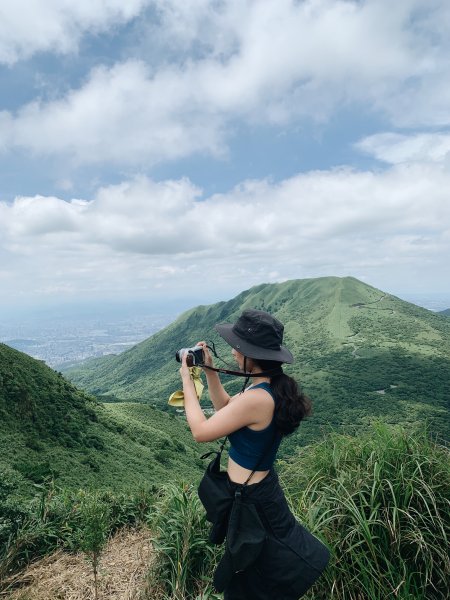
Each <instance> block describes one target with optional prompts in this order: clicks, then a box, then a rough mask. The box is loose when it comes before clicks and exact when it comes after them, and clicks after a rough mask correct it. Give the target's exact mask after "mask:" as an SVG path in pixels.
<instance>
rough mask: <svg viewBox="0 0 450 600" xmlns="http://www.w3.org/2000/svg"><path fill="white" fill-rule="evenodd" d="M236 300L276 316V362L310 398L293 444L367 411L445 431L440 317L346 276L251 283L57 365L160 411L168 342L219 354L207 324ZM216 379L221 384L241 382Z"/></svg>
mask: <svg viewBox="0 0 450 600" xmlns="http://www.w3.org/2000/svg"><path fill="white" fill-rule="evenodd" d="M245 308H258V309H263V310H267V311H269V312H271V313H272V314H273V315H274V316H276V317H277V318H279V319H280V320H281V321H282V322H283V323H284V325H285V344H286V346H287V347H288V348H290V350H291V351H292V352H293V354H294V357H295V358H296V362H295V363H294V364H293V365H287V366H286V369H285V370H286V372H288V373H289V374H292V375H294V376H295V377H296V378H297V379H298V380H299V381H300V382H301V383H302V385H303V387H304V389H305V391H306V392H307V393H308V394H309V395H310V396H312V398H313V401H314V400H315V414H314V417H313V418H312V419H311V421H310V422H306V423H305V424H303V425H302V428H301V429H302V433H301V435H300V436H299V438H298V440H301V441H302V443H309V442H311V441H313V440H314V439H315V438H316V437H317V435H318V432H320V431H325V430H329V429H330V428H332V429H333V428H336V427H338V428H339V427H342V426H345V427H347V428H352V427H357V426H358V427H364V426H366V425H367V422H368V420H370V419H371V418H375V417H376V418H380V417H381V418H384V419H385V420H387V421H389V422H400V421H401V422H413V421H414V422H416V421H418V420H422V419H423V418H426V419H430V420H431V422H432V424H433V428H434V430H435V431H436V432H438V434H439V435H441V436H443V437H448V433H449V431H448V424H446V421H447V417H448V406H447V404H446V402H447V399H448V397H449V396H450V389H449V385H450V384H449V383H448V381H447V380H448V377H445V376H444V375H445V373H448V372H449V369H450V323H449V321H448V320H447V318H446V317H445V316H443V315H437V314H436V313H432V312H431V311H428V310H427V309H424V308H421V307H418V306H415V305H414V304H411V303H408V302H405V301H404V300H401V299H400V298H397V297H396V296H393V295H390V294H387V293H386V292H383V291H381V290H378V289H377V288H375V287H373V286H370V285H368V284H366V283H363V282H361V281H359V280H357V279H355V278H353V277H345V278H339V277H329V278H328V277H324V278H315V279H304V280H301V279H300V280H291V281H287V282H283V283H278V284H260V285H258V286H255V287H253V288H250V289H248V290H244V291H243V292H241V293H240V294H238V295H237V296H236V297H235V298H232V299H231V300H229V301H222V302H218V303H216V304H212V305H201V306H198V307H195V308H192V309H190V310H188V311H186V312H185V313H183V314H182V315H180V317H179V318H178V319H177V320H176V321H174V322H173V323H172V324H170V325H169V326H168V327H166V328H165V329H163V330H161V331H159V332H158V333H156V334H155V335H153V336H152V337H150V338H148V339H147V340H145V341H143V342H141V343H140V344H138V345H136V346H134V347H133V348H132V349H130V350H127V351H126V352H124V353H123V354H120V355H115V356H111V357H104V358H103V359H102V360H101V361H96V360H93V361H90V362H88V363H85V364H84V365H81V366H80V367H78V368H77V369H71V370H70V371H68V372H67V374H68V376H69V377H70V378H72V379H73V381H75V382H76V383H77V384H78V385H81V386H82V387H85V388H86V389H89V390H90V392H92V393H94V394H96V395H98V396H99V397H101V395H102V394H106V395H111V396H115V397H117V398H118V399H120V400H125V401H127V400H133V401H140V402H151V403H154V404H155V405H157V406H158V407H159V408H161V409H163V410H168V407H167V398H168V396H169V395H170V393H171V392H172V391H174V390H175V389H178V388H179V387H180V383H179V376H178V366H177V364H176V362H175V361H174V354H175V351H176V350H178V349H179V348H181V347H188V346H192V345H194V344H195V343H196V342H197V341H198V340H200V339H207V340H210V339H211V340H212V341H214V343H216V345H217V348H218V351H219V355H220V356H223V357H226V360H229V359H230V358H231V355H230V349H229V347H228V346H226V344H225V343H224V342H223V341H222V340H221V338H220V337H219V336H218V335H217V334H215V332H214V329H213V328H214V325H215V324H216V323H217V322H222V321H228V322H233V321H234V320H235V319H236V318H237V316H238V315H239V314H240V312H241V311H242V310H243V309H245ZM442 374H444V375H442ZM224 383H225V387H226V389H227V390H228V391H229V392H230V393H236V392H237V391H238V389H239V385H241V384H242V382H241V381H240V382H239V381H237V380H236V379H234V380H233V379H226V380H225V379H224ZM430 392H431V393H430ZM431 395H432V396H433V400H432V399H431V397H430V396H431ZM207 399H208V396H207V394H206V401H207ZM298 440H297V441H298Z"/></svg>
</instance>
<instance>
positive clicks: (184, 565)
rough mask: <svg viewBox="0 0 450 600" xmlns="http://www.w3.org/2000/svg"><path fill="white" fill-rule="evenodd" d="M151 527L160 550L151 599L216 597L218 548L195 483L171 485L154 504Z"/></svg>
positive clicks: (154, 565)
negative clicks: (214, 575) (210, 537)
mask: <svg viewBox="0 0 450 600" xmlns="http://www.w3.org/2000/svg"><path fill="white" fill-rule="evenodd" d="M150 527H151V528H152V530H153V532H154V538H153V544H154V548H155V551H156V553H157V555H156V560H155V562H154V564H153V566H152V569H151V572H150V575H149V577H150V580H151V581H152V586H151V592H149V595H148V598H151V600H156V599H158V600H162V599H169V598H170V599H173V600H188V599H192V600H194V599H195V600H213V599H216V598H217V599H218V598H219V596H217V595H215V594H214V593H213V591H212V589H211V574H212V570H213V568H214V566H215V564H216V561H217V557H218V553H217V549H216V548H215V547H213V546H211V545H210V544H209V543H208V542H207V538H208V533H209V528H210V525H209V523H208V522H207V521H206V518H205V512H204V510H203V507H202V505H201V503H200V500H199V498H198V496H197V490H196V488H194V487H193V486H192V485H178V486H177V485H168V486H167V487H166V488H165V489H164V491H163V492H162V494H161V497H160V498H159V500H158V501H157V502H156V503H155V505H154V506H153V512H152V516H151V519H150Z"/></svg>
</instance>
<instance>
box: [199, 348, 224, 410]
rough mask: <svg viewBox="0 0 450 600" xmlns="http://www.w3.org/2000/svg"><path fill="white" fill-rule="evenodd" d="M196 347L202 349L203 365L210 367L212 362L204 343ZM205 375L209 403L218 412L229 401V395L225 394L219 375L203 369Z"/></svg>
mask: <svg viewBox="0 0 450 600" xmlns="http://www.w3.org/2000/svg"><path fill="white" fill-rule="evenodd" d="M197 346H201V347H202V348H203V357H204V361H205V365H207V366H209V367H212V366H213V360H212V356H211V353H210V351H209V350H208V347H207V345H206V342H198V344H197ZM203 371H204V373H205V375H206V381H207V384H208V391H209V397H210V398H211V402H212V403H213V406H214V408H215V409H216V410H220V409H221V408H223V407H224V406H226V405H227V404H228V402H229V401H230V395H229V394H227V392H226V391H225V388H224V387H223V385H222V383H221V381H220V378H219V374H218V373H215V372H214V371H210V370H209V369H203Z"/></svg>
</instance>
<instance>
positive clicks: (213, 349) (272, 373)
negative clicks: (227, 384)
mask: <svg viewBox="0 0 450 600" xmlns="http://www.w3.org/2000/svg"><path fill="white" fill-rule="evenodd" d="M206 347H207V348H209V350H211V352H212V353H213V354H214V356H215V357H216V358H218V359H219V360H220V361H222V362H223V363H224V364H226V365H227V366H229V365H228V363H227V362H226V361H225V360H224V359H223V358H221V357H220V356H219V355H218V354H217V352H216V347H215V345H214V342H211V346H210V345H209V344H208V345H207V346H206ZM246 359H247V357H244V370H243V371H235V370H232V369H221V368H217V367H210V366H208V365H205V364H199V365H198V366H199V367H202V369H208V370H209V371H214V372H215V373H223V374H224V375H235V376H236V377H247V379H250V377H256V376H258V377H275V376H276V375H281V374H282V373H283V369H282V368H281V367H276V368H275V369H270V370H269V371H259V372H258V373H247V372H246V369H245V362H246Z"/></svg>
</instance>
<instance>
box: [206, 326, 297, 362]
mask: <svg viewBox="0 0 450 600" xmlns="http://www.w3.org/2000/svg"><path fill="white" fill-rule="evenodd" d="M233 327H234V325H233V324H232V323H219V324H217V325H215V326H214V329H215V330H216V331H217V333H218V334H219V335H220V337H222V338H223V339H224V340H225V341H226V342H227V344H229V345H230V346H231V347H232V348H234V349H235V350H237V351H238V352H240V353H241V354H243V355H244V356H247V357H248V358H255V359H258V358H259V359H261V360H274V361H278V362H283V363H289V364H290V363H293V362H294V357H293V356H292V354H291V353H290V351H289V350H288V349H287V348H286V347H285V346H280V349H279V350H271V349H269V348H261V347H260V346H255V345H254V344H250V343H249V342H247V341H246V340H243V339H242V338H240V337H239V336H238V335H236V334H235V333H234V331H233Z"/></svg>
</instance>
